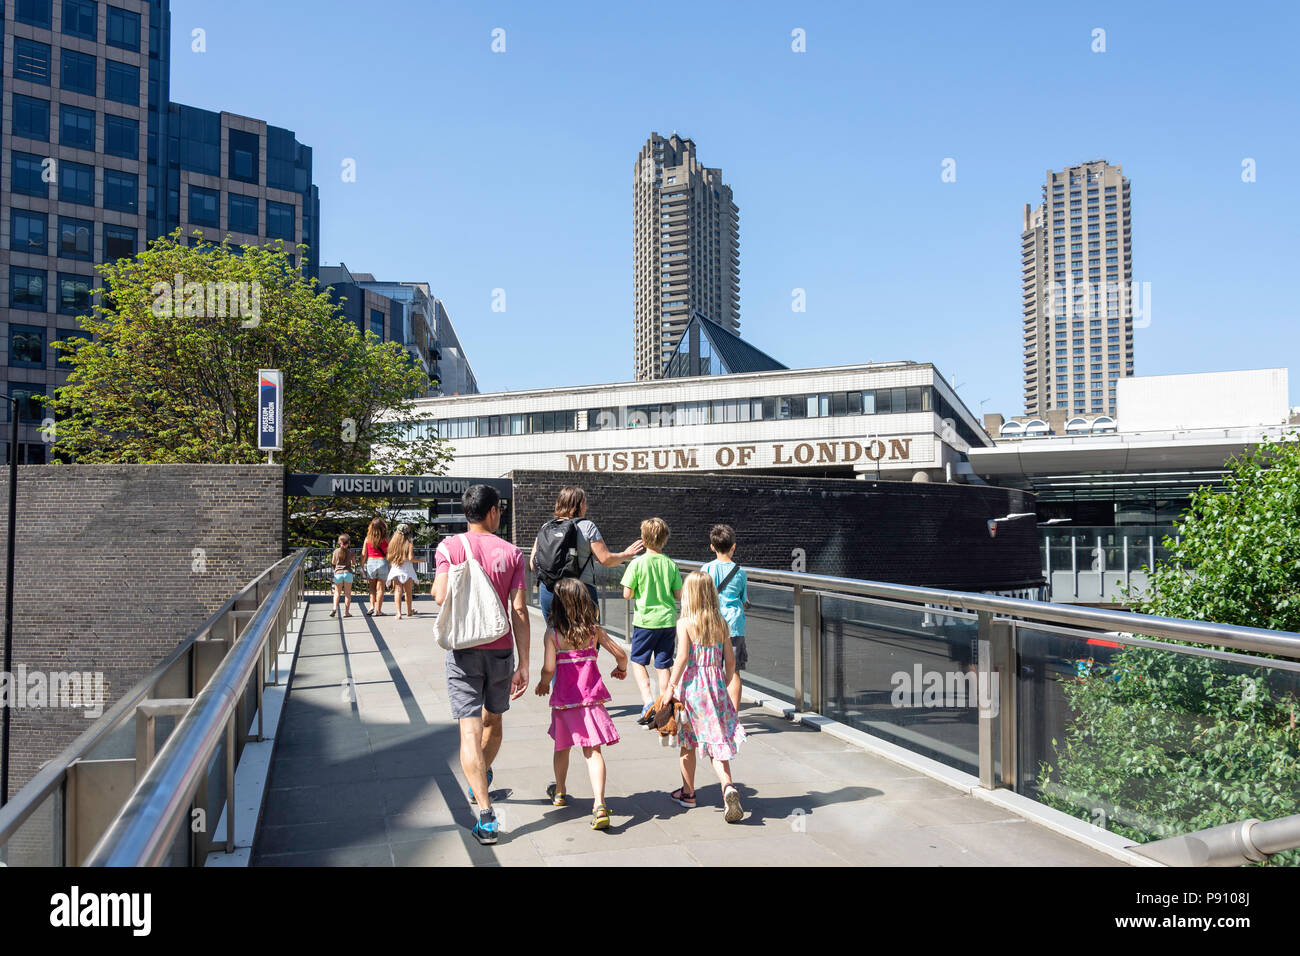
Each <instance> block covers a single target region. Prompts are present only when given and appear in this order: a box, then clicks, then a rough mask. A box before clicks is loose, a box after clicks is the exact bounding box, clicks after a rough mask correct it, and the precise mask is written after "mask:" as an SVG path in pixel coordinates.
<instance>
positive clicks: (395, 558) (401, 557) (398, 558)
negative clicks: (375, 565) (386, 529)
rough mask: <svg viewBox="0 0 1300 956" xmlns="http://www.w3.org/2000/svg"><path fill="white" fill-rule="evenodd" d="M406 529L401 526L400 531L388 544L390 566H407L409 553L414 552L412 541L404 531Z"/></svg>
mask: <svg viewBox="0 0 1300 956" xmlns="http://www.w3.org/2000/svg"><path fill="white" fill-rule="evenodd" d="M404 527H406V526H405V525H402V526H399V527H398V529H397V530H396V531H394V532H393V537H392V538H391V539H390V540H389V542H388V563H389V564H405V563H406V560H407V552H408V551H410V550H412V549H411V539H410V538H408V537H407V536H406V532H405V531H403V530H402V528H404Z"/></svg>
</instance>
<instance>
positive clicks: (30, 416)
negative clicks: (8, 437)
mask: <svg viewBox="0 0 1300 956" xmlns="http://www.w3.org/2000/svg"><path fill="white" fill-rule="evenodd" d="M9 397H10V398H16V399H18V420H19V421H20V422H39V421H41V420H42V419H43V418H44V413H43V403H42V399H43V398H45V388H44V386H41V385H14V384H11V385H10V386H9Z"/></svg>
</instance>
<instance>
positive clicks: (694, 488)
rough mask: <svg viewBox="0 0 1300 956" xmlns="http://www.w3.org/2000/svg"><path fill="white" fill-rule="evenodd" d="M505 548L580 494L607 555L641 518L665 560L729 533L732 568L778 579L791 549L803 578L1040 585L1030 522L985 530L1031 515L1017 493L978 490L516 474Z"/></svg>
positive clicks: (704, 553) (527, 539) (699, 551)
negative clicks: (770, 571) (570, 488)
mask: <svg viewBox="0 0 1300 956" xmlns="http://www.w3.org/2000/svg"><path fill="white" fill-rule="evenodd" d="M512 477H513V479H514V482H515V500H514V503H513V507H512V509H511V512H512V515H513V518H512V521H513V526H512V532H513V537H514V541H515V543H516V544H518V545H519V546H520V547H521V548H524V549H525V550H527V549H528V548H529V547H531V545H532V542H533V539H534V538H535V537H536V535H537V529H538V528H539V527H540V526H541V525H542V523H543V522H545V521H547V520H549V519H550V517H551V515H552V511H553V508H554V505H555V496H556V495H557V494H558V493H559V490H560V489H561V488H562V487H564V486H565V485H567V484H578V485H580V486H581V487H582V488H583V489H584V490H585V491H586V492H587V502H588V506H587V516H588V517H590V518H591V519H592V520H594V521H595V522H596V524H597V525H599V526H600V531H601V534H602V536H603V537H604V538H605V539H606V542H607V543H608V545H609V547H610V549H611V550H614V551H621V550H622V549H623V548H626V547H627V546H628V544H630V543H631V542H632V541H634V540H635V539H636V538H637V537H639V536H640V525H641V521H642V519H644V518H649V517H652V516H656V515H657V516H658V517H660V518H663V519H664V520H665V521H666V522H668V527H669V529H670V531H671V537H670V538H669V540H668V546H667V549H666V553H667V554H669V555H670V556H672V557H676V558H682V559H684V560H690V561H706V560H710V559H711V558H712V557H713V554H712V552H711V551H709V529H710V528H711V527H713V525H715V524H718V523H723V524H729V525H731V526H732V527H733V528H735V529H736V538H737V544H738V547H737V551H736V556H737V559H738V560H739V561H740V563H741V564H742V565H748V566H750V567H764V568H779V569H788V568H790V567H791V561H792V557H791V552H792V551H793V550H794V549H795V548H802V549H803V550H804V551H805V552H806V554H807V558H806V560H807V568H806V569H807V570H808V571H809V572H810V573H813V574H829V575H835V576H838V577H847V578H859V579H863V580H872V581H888V582H891V583H895V584H914V585H920V586H923V587H937V588H949V589H952V590H963V591H983V590H1003V589H1011V588H1018V587H1026V586H1036V585H1038V584H1041V583H1042V567H1041V564H1040V559H1039V552H1038V536H1037V533H1036V530H1035V522H1034V520H1033V519H1032V518H1024V519H1020V520H1018V521H1010V522H1003V523H1002V524H1000V525H999V526H998V533H997V537H996V538H990V537H989V533H988V527H987V524H986V522H987V521H988V520H989V519H990V518H999V517H1002V516H1003V515H1007V514H1013V513H1017V512H1032V511H1034V497H1033V495H1032V494H1029V493H1027V492H1023V491H1016V490H1013V489H1009V488H994V487H986V486H981V485H958V484H935V483H921V482H896V481H882V482H873V481H856V480H853V479H822V478H776V477H760V476H742V475H718V474H690V475H687V474H675V475H674V474H646V475H614V474H602V475H595V474H584V475H580V476H579V475H573V474H571V473H569V472H555V471H516V472H514V473H513V475H512Z"/></svg>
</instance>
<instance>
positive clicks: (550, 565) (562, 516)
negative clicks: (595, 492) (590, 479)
mask: <svg viewBox="0 0 1300 956" xmlns="http://www.w3.org/2000/svg"><path fill="white" fill-rule="evenodd" d="M644 550H645V545H644V544H642V543H641V539H640V538H637V539H636V540H635V541H633V542H632V544H631V546H629V547H628V549H627V550H626V551H620V552H618V553H612V552H611V551H610V550H609V548H608V547H607V546H606V545H605V541H604V539H603V538H602V537H601V535H600V529H599V528H597V527H596V523H595V522H594V521H591V520H590V519H588V518H587V493H586V492H585V491H583V490H582V489H581V488H577V487H574V486H573V485H569V486H567V487H564V488H561V489H560V494H559V497H557V498H556V499H555V517H554V518H553V519H552V520H551V521H548V522H546V524H544V525H542V527H541V529H540V530H539V531H538V532H537V540H536V541H535V542H534V543H533V553H532V556H531V557H530V558H529V567H531V568H532V569H533V571H534V572H536V574H537V581H538V586H537V590H538V596H539V598H540V603H541V607H542V617H543V619H547V618H549V617H550V614H551V595H552V593H553V591H554V588H555V585H556V583H557V582H558V581H559V580H560V579H561V578H578V579H579V580H580V581H582V583H583V584H585V585H586V586H587V592H588V593H589V594H590V595H591V599H592V601H594V602H595V603H596V606H597V607H599V606H600V601H599V599H598V597H597V593H596V565H597V564H599V565H601V566H603V567H606V568H613V567H617V566H618V565H620V564H622V563H623V562H624V561H627V560H629V559H631V558H634V557H636V556H637V555H638V554H640V553H641V552H642V551H644Z"/></svg>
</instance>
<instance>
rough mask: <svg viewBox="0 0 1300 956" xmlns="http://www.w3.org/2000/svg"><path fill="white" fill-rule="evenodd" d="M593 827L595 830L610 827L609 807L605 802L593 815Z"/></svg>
mask: <svg viewBox="0 0 1300 956" xmlns="http://www.w3.org/2000/svg"><path fill="white" fill-rule="evenodd" d="M591 828H592V829H593V830H608V829H609V807H607V806H605V805H604V804H603V803H602V804H601V805H600V806H598V807H597V808H596V809H595V812H594V813H593V814H592V817H591Z"/></svg>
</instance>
